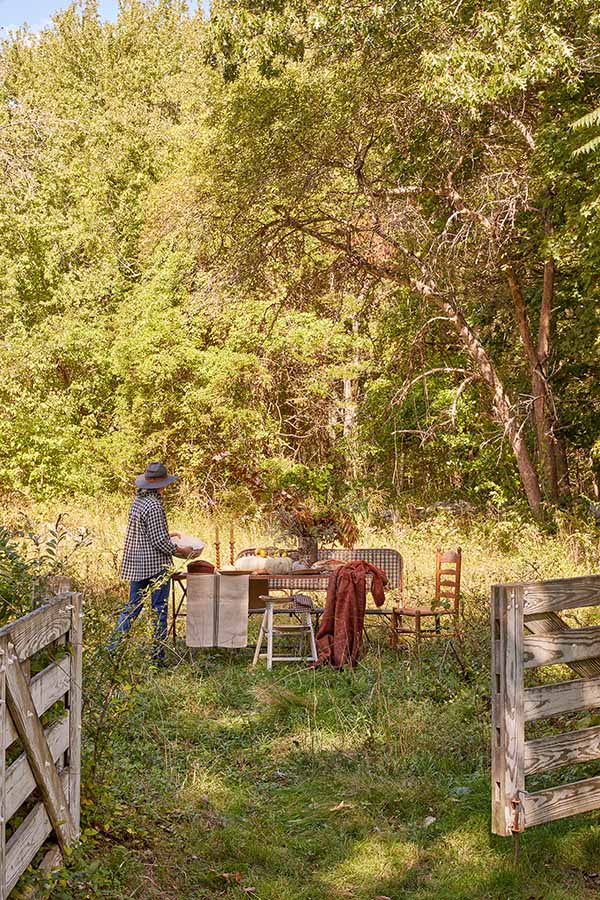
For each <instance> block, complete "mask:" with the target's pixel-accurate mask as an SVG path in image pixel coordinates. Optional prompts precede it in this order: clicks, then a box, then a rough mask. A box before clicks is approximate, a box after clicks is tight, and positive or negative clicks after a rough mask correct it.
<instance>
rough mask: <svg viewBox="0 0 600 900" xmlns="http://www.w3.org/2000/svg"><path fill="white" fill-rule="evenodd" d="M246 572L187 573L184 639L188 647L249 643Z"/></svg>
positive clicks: (241, 645) (248, 581) (245, 644)
mask: <svg viewBox="0 0 600 900" xmlns="http://www.w3.org/2000/svg"><path fill="white" fill-rule="evenodd" d="M249 583H250V579H249V577H248V576H247V575H218V574H217V575H193V574H188V577H187V621H186V643H187V645H188V646H189V647H246V646H247V645H248V587H249Z"/></svg>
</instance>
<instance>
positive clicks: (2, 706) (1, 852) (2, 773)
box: [0, 637, 12, 900]
mask: <svg viewBox="0 0 600 900" xmlns="http://www.w3.org/2000/svg"><path fill="white" fill-rule="evenodd" d="M7 657H8V638H6V637H4V638H0V900H6V897H7V895H8V891H7V889H6V810H5V807H6V750H5V747H6V732H7V727H8V723H9V721H10V716H9V714H8V708H7V706H6V668H5V665H4V660H6V659H7ZM11 724H12V723H11Z"/></svg>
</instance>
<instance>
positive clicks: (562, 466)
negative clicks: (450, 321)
mask: <svg viewBox="0 0 600 900" xmlns="http://www.w3.org/2000/svg"><path fill="white" fill-rule="evenodd" d="M507 277H508V283H509V287H510V292H511V296H512V299H513V306H514V311H515V316H516V319H517V325H518V327H519V333H520V335H521V341H522V343H523V347H524V349H525V355H526V357H527V362H528V366H529V373H530V378H531V393H532V398H533V399H532V403H533V421H534V424H535V432H536V438H537V447H538V456H539V460H540V463H541V467H542V471H543V473H544V487H545V493H546V496H547V497H548V499H549V500H551V501H552V502H553V503H557V502H558V501H559V499H560V498H561V497H566V496H568V494H569V475H568V468H567V457H566V451H565V445H564V441H563V440H562V438H561V437H560V435H559V427H560V426H559V422H558V415H557V412H556V404H555V402H554V396H553V393H552V388H551V387H550V385H549V383H548V379H547V377H546V374H545V367H546V363H547V361H548V358H549V356H550V338H551V328H552V304H553V299H554V260H553V259H552V257H549V258H548V259H547V260H546V262H545V264H544V286H543V291H542V303H541V307H540V322H539V329H538V340H537V346H536V345H535V344H534V340H533V335H532V333H531V326H530V323H529V318H528V315H527V308H526V306H525V299H524V297H523V292H522V290H521V286H520V284H519V280H518V278H517V275H516V273H515V271H514V269H513V268H512V267H511V266H509V267H508V269H507Z"/></svg>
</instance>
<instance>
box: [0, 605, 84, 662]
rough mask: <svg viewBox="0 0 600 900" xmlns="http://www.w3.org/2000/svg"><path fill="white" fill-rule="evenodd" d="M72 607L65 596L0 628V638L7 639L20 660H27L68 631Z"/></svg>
mask: <svg viewBox="0 0 600 900" xmlns="http://www.w3.org/2000/svg"><path fill="white" fill-rule="evenodd" d="M72 605H73V604H72V599H71V595H69V594H67V595H65V596H64V597H61V599H60V600H56V601H54V602H52V603H49V604H48V605H47V606H41V607H40V608H39V609H35V610H34V611H33V612H30V613H29V614H28V615H26V616H23V617H22V618H21V619H17V621H16V622H11V624H10V625H5V626H4V627H3V628H0V637H7V638H8V640H9V641H10V642H11V643H12V645H13V646H14V648H15V652H16V654H17V656H18V658H19V659H20V660H24V659H27V658H28V657H29V656H33V654H34V653H37V652H38V650H42V649H43V648H44V647H46V646H47V645H48V644H50V643H52V641H55V640H57V638H59V637H61V635H63V634H65V632H67V631H68V630H69V627H70V625H71V607H72Z"/></svg>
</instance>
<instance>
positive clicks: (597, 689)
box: [523, 678, 600, 722]
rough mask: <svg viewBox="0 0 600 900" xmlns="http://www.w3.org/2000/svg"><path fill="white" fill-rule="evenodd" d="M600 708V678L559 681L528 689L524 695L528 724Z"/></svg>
mask: <svg viewBox="0 0 600 900" xmlns="http://www.w3.org/2000/svg"><path fill="white" fill-rule="evenodd" d="M598 706H600V678H590V679H589V680H588V679H583V678H581V679H574V680H573V681H558V682H556V684H544V685H539V686H538V687H532V688H527V689H526V690H525V693H524V710H523V711H524V714H525V721H526V722H534V721H535V720H536V719H543V718H545V717H547V716H560V715H562V714H563V713H570V712H579V711H580V710H582V709H592V708H594V707H598Z"/></svg>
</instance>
